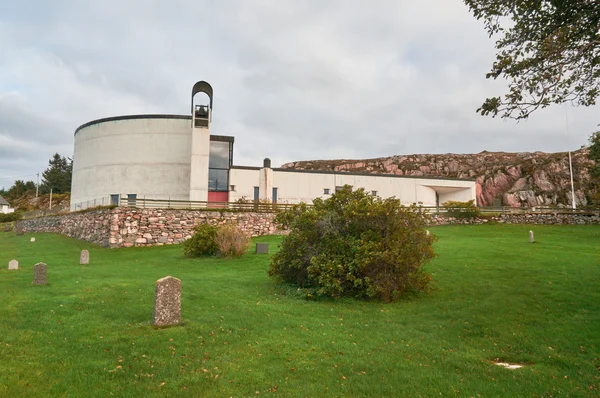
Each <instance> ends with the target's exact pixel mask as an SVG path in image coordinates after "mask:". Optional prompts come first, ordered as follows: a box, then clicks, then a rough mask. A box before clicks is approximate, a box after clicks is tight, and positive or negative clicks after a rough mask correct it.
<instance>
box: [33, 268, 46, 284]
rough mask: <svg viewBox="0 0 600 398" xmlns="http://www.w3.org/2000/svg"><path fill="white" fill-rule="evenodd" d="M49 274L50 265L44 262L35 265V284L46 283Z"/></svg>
mask: <svg viewBox="0 0 600 398" xmlns="http://www.w3.org/2000/svg"><path fill="white" fill-rule="evenodd" d="M47 274H48V266H47V265H46V264H44V263H37V264H36V265H34V266H33V282H32V283H33V284H34V285H45V284H46V283H47V281H46V278H47Z"/></svg>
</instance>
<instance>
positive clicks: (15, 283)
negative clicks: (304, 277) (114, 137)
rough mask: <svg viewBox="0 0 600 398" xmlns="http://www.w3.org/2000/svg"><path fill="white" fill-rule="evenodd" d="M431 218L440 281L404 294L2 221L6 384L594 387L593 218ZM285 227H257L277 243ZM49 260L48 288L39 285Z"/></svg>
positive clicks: (96, 390)
mask: <svg viewBox="0 0 600 398" xmlns="http://www.w3.org/2000/svg"><path fill="white" fill-rule="evenodd" d="M529 229H534V230H535V232H536V240H537V243H535V244H529V243H528V231H529ZM431 231H432V232H434V233H435V234H436V235H438V237H439V242H438V243H437V244H436V251H437V253H438V254H439V257H438V258H436V260H435V261H434V262H433V263H432V264H429V265H428V266H427V270H428V271H429V272H432V273H433V275H434V281H435V287H436V290H435V291H434V292H432V293H430V294H428V295H424V296H420V297H418V298H412V299H408V300H405V301H402V302H399V303H394V304H381V303H371V302H359V301H354V300H338V301H335V300H326V299H325V300H318V301H306V300H304V299H303V298H302V295H301V294H299V293H296V292H295V291H294V290H293V289H289V288H284V287H282V286H278V285H276V284H274V283H273V282H272V281H270V280H269V279H268V277H267V275H266V270H267V268H268V256H260V255H255V254H253V253H248V254H246V255H244V256H243V257H242V258H241V259H234V260H221V259H188V258H184V257H183V256H182V254H181V252H182V247H181V246H163V247H152V248H130V249H113V250H109V249H102V248H99V247H95V246H93V245H90V244H87V243H85V242H79V241H75V240H71V239H68V238H66V237H62V236H58V235H51V234H36V235H35V236H36V239H37V241H36V242H35V243H30V242H29V239H30V237H31V236H32V235H28V234H26V235H25V236H20V237H18V236H15V234H14V233H2V232H0V265H1V266H2V268H1V269H0V291H1V294H0V396H11V397H17V396H19V397H25V396H47V395H60V396H74V397H75V396H109V395H114V396H175V395H177V396H195V397H197V396H251V395H256V394H257V393H259V394H261V395H262V394H272V393H273V392H274V395H279V396H293V397H295V396H313V397H314V396H406V397H408V396H410V397H419V396H461V397H462V396H478V395H480V396H483V397H490V396H542V395H543V396H546V395H551V396H598V395H599V394H600V391H599V390H598V388H599V387H600V370H599V369H600V359H599V358H600V227H598V226H535V227H531V226H509V225H495V226H448V227H437V228H431ZM280 239H281V238H279V237H262V238H260V239H257V240H256V241H264V242H269V243H271V245H270V247H271V249H272V250H271V251H272V252H273V251H274V250H276V246H277V243H278V242H279V241H280ZM82 249H89V250H90V254H91V264H90V265H89V266H80V265H79V264H78V260H79V251H80V250H82ZM13 258H17V259H18V260H19V262H20V270H19V271H10V272H9V271H8V270H7V268H6V267H7V264H8V261H9V260H11V259H13ZM39 261H44V262H45V263H47V264H48V281H49V284H48V285H47V286H32V285H31V280H32V274H33V264H35V263H36V262H39ZM166 275H172V276H175V277H177V278H180V279H181V280H182V282H183V299H182V314H183V318H182V323H181V324H180V325H179V326H175V327H169V328H154V327H153V326H152V325H151V317H152V305H153V295H154V285H155V281H156V280H157V279H159V278H161V277H164V276H166ZM497 359H500V360H503V361H509V362H517V363H522V364H526V365H527V366H526V367H524V368H522V369H518V370H508V369H503V368H500V367H498V366H496V365H494V364H493V363H492V361H494V360H497Z"/></svg>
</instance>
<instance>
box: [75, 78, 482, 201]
mask: <svg viewBox="0 0 600 398" xmlns="http://www.w3.org/2000/svg"><path fill="white" fill-rule="evenodd" d="M198 93H205V94H206V95H207V96H208V99H209V101H208V103H207V104H202V105H199V104H196V105H195V104H194V97H195V96H196V94H198ZM212 111H213V89H212V87H211V86H210V85H209V84H208V83H207V82H204V81H200V82H197V83H196V84H195V85H194V86H193V88H192V106H191V114H190V115H163V114H152V115H127V116H116V117H109V118H105V119H99V120H93V121H91V122H88V123H85V124H84V125H82V126H80V127H79V128H77V130H75V138H74V141H75V146H74V151H73V179H72V186H71V211H77V210H81V209H85V208H88V207H93V206H98V205H108V204H119V202H120V200H121V198H128V201H129V202H130V203H132V202H133V203H135V200H136V199H142V198H144V199H159V200H167V199H168V200H173V201H176V200H181V201H191V202H203V203H207V204H212V205H218V204H224V203H228V202H229V203H231V202H235V201H238V200H239V199H246V200H248V201H253V200H254V201H261V202H262V201H268V202H271V203H299V202H307V203H310V202H311V201H312V200H313V199H315V198H323V199H326V198H327V197H329V196H330V195H331V194H333V193H334V192H335V191H336V190H337V189H340V188H341V187H343V186H344V185H351V186H352V187H354V188H364V189H365V190H366V191H367V192H370V193H372V194H373V195H377V196H380V197H382V198H388V197H392V196H393V197H397V198H399V199H400V200H401V202H402V203H403V204H406V205H409V204H412V203H421V204H423V205H424V206H437V205H440V204H442V203H444V202H446V201H450V200H454V201H461V202H464V201H468V200H475V198H476V192H475V181H474V180H460V179H450V178H428V177H410V176H409V177H407V176H397V175H386V174H366V173H365V174H363V173H345V172H337V171H336V172H334V171H309V170H293V169H281V168H273V167H271V162H270V160H269V159H265V160H264V161H263V164H262V166H257V167H251V166H236V165H234V164H233V144H234V137H230V136H225V135H212V134H211V131H210V127H211V120H212Z"/></svg>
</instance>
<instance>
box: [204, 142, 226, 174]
mask: <svg viewBox="0 0 600 398" xmlns="http://www.w3.org/2000/svg"><path fill="white" fill-rule="evenodd" d="M229 145H230V143H229V142H227V141H211V142H210V155H209V157H208V167H209V168H210V169H228V168H229V164H230V162H229V154H230V151H229Z"/></svg>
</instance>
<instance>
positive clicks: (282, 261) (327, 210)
mask: <svg viewBox="0 0 600 398" xmlns="http://www.w3.org/2000/svg"><path fill="white" fill-rule="evenodd" d="M426 217H427V216H426V215H425V214H424V213H423V212H422V210H421V208H419V207H417V206H414V205H413V206H410V207H405V206H402V205H401V204H400V201H399V200H398V199H395V198H389V199H381V198H379V197H374V196H372V195H369V194H367V193H365V191H364V190H363V189H359V190H356V191H354V192H353V191H352V189H351V187H349V186H345V187H344V188H343V189H342V190H340V191H338V192H336V193H335V194H333V195H332V196H331V197H330V198H329V199H327V200H322V199H320V198H319V199H315V200H314V201H313V206H312V207H309V206H306V205H302V204H301V205H298V206H294V207H292V208H291V209H289V210H286V211H284V212H282V213H279V214H278V215H277V216H276V218H275V222H277V223H280V224H286V225H289V226H290V228H291V231H290V234H289V235H288V236H286V237H285V238H284V239H283V241H282V243H281V250H280V251H279V252H277V253H276V254H275V255H274V256H273V258H272V261H271V265H270V268H269V275H270V276H271V277H272V278H274V279H276V280H279V281H281V282H285V283H290V284H293V285H296V286H299V287H301V288H303V289H307V291H314V293H315V294H317V295H328V296H333V297H341V296H351V297H358V298H375V299H380V300H383V301H393V300H396V299H398V298H400V296H401V295H402V294H404V293H408V292H414V293H418V292H422V291H425V290H427V288H428V284H429V282H430V280H431V276H430V275H429V274H427V273H425V272H424V271H423V269H422V266H423V265H424V264H425V263H427V262H428V261H430V260H431V259H433V257H434V256H435V254H434V252H433V245H432V244H433V242H434V241H435V237H434V235H430V234H427V232H426V231H425V229H424V226H425V218H426Z"/></svg>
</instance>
